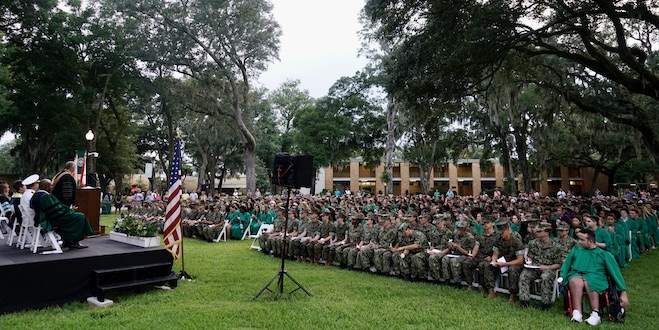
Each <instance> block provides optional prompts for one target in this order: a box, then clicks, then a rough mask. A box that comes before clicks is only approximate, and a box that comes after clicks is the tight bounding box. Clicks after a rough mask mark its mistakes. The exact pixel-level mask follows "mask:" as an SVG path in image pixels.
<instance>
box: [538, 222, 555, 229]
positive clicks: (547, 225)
mask: <svg viewBox="0 0 659 330" xmlns="http://www.w3.org/2000/svg"><path fill="white" fill-rule="evenodd" d="M535 230H536V231H551V224H550V223H548V222H541V223H539V224H538V225H537V226H536V227H535Z"/></svg>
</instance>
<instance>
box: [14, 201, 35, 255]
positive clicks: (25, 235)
mask: <svg viewBox="0 0 659 330" xmlns="http://www.w3.org/2000/svg"><path fill="white" fill-rule="evenodd" d="M18 209H19V210H21V215H22V219H23V221H22V222H21V230H20V231H19V232H18V241H17V242H16V246H18V247H20V248H21V250H22V249H24V248H25V245H28V246H31V245H32V244H31V243H34V236H33V235H32V234H33V233H34V230H35V227H34V210H32V209H31V208H30V209H25V208H24V207H23V206H22V205H18Z"/></svg>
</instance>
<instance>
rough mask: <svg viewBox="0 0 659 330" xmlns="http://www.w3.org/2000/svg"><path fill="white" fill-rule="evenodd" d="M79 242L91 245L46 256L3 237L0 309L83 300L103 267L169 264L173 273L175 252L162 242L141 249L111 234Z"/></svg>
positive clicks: (17, 308)
mask: <svg viewBox="0 0 659 330" xmlns="http://www.w3.org/2000/svg"><path fill="white" fill-rule="evenodd" d="M81 243H82V244H84V245H87V246H89V247H88V248H86V249H81V250H68V249H64V253H62V254H48V255H42V254H33V253H32V252H31V251H30V250H28V249H27V248H26V249H24V250H21V249H19V248H16V247H14V246H7V241H6V240H0V283H2V289H0V314H4V313H8V312H13V311H19V310H25V309H38V308H44V307H47V306H53V305H60V304H64V303H68V302H74V301H80V302H82V301H85V300H86V299H87V297H90V296H95V294H94V291H93V289H94V279H93V278H94V277H93V276H94V275H93V274H94V273H95V272H96V273H98V272H99V271H107V270H112V269H127V268H131V267H141V266H144V265H150V264H155V263H160V264H162V263H169V270H168V272H171V265H172V263H173V257H172V255H171V253H169V252H168V251H167V250H165V249H164V248H163V247H153V248H141V247H136V246H132V245H129V244H124V243H119V242H115V241H112V240H110V238H109V237H108V236H99V237H94V238H88V239H85V240H83V241H81Z"/></svg>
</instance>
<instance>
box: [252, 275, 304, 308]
mask: <svg viewBox="0 0 659 330" xmlns="http://www.w3.org/2000/svg"><path fill="white" fill-rule="evenodd" d="M284 275H286V277H288V278H289V279H290V280H291V281H293V283H295V285H297V288H296V289H295V290H293V291H291V292H289V293H288V294H291V293H293V292H295V291H297V290H300V289H301V290H302V291H304V292H305V293H306V294H307V295H309V297H311V296H312V295H311V293H310V292H309V291H307V289H305V288H304V287H303V286H302V284H300V283H299V282H298V281H296V280H295V279H294V278H293V276H291V275H290V274H289V273H288V272H287V271H285V270H280V271H279V272H277V275H275V276H274V277H273V278H272V279H271V280H270V282H268V284H266V285H265V286H264V287H263V288H262V289H261V291H259V293H257V294H256V295H255V296H254V297H252V299H250V300H249V301H250V302H252V301H254V299H256V298H258V297H259V296H260V295H261V294H262V293H263V291H265V290H268V291H270V292H272V293H275V292H274V291H272V290H270V288H269V287H270V284H272V282H274V281H275V279H279V281H278V282H277V287H278V290H277V291H278V292H277V293H278V294H279V295H282V294H283V293H284Z"/></svg>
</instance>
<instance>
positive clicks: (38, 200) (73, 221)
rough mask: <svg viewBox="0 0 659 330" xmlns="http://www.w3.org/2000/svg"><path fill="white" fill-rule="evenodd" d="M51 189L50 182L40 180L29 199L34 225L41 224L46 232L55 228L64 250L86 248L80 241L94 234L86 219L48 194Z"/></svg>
mask: <svg viewBox="0 0 659 330" xmlns="http://www.w3.org/2000/svg"><path fill="white" fill-rule="evenodd" d="M51 189H52V184H51V181H50V180H48V179H44V180H41V182H40V183H39V190H38V191H37V192H36V193H34V195H33V196H32V199H30V207H31V208H32V209H34V212H35V223H39V224H41V228H43V230H45V231H47V232H48V231H51V230H53V228H56V230H55V231H56V232H57V233H58V234H59V235H60V236H61V237H62V240H63V241H64V244H63V245H62V247H64V248H69V249H83V248H86V247H87V246H85V245H81V244H80V241H81V240H82V239H84V238H85V235H91V234H93V233H94V230H93V229H92V226H91V225H90V224H89V221H87V217H86V216H85V215H84V214H83V213H80V212H75V211H73V210H72V209H71V208H70V207H68V206H66V205H64V204H62V202H60V200H59V199H57V197H55V196H54V195H51V194H50V191H51Z"/></svg>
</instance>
